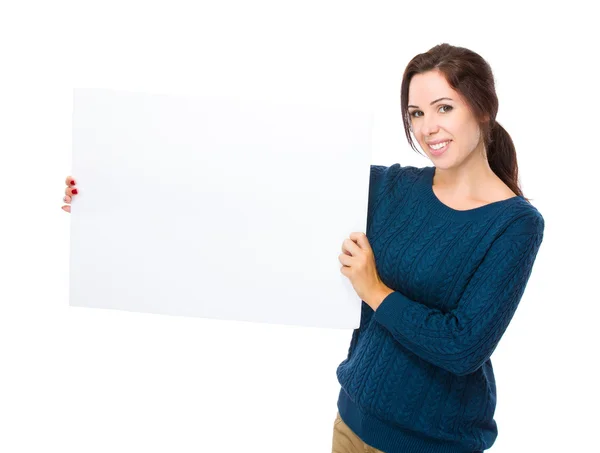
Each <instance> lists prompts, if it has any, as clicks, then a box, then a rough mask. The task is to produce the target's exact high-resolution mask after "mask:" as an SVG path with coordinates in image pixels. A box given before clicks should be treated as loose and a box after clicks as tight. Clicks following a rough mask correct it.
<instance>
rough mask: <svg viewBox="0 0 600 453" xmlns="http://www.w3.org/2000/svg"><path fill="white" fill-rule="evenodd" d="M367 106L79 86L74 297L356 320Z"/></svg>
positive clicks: (238, 314) (342, 324)
mask: <svg viewBox="0 0 600 453" xmlns="http://www.w3.org/2000/svg"><path fill="white" fill-rule="evenodd" d="M372 119H373V117H372V114H371V113H370V112H364V111H351V110H349V109H347V108H346V109H342V108H332V107H329V108H324V107H317V106H308V105H289V104H275V103H273V102H270V103H269V102H259V101H242V100H236V99H228V98H214V97H199V96H182V95H178V96H175V95H158V94H145V93H131V92H125V91H114V90H105V89H75V90H74V109H73V167H72V172H71V174H72V175H73V176H74V178H75V180H76V183H77V187H78V188H79V191H80V193H79V194H78V195H77V196H76V197H74V199H73V202H72V208H71V256H70V259H71V261H70V305H72V306H79V307H94V308H112V309H122V310H128V311H137V312H150V313H161V314H171V315H183V316H199V317H205V318H215V319H226V320H240V321H251V322H266V323H277V324H287V325H302V326H315V327H332V328H356V327H358V325H359V321H360V307H361V301H360V299H359V297H358V296H357V294H356V292H355V291H354V289H353V288H352V285H351V284H350V281H349V280H348V279H347V278H346V277H345V276H343V275H342V274H341V272H340V267H341V264H340V262H339V261H338V255H339V254H340V253H341V247H342V242H343V240H344V239H345V238H346V237H348V236H349V234H350V233H351V232H353V231H362V232H366V218H367V204H368V191H369V170H370V158H371V129H372Z"/></svg>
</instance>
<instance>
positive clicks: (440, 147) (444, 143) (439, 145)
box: [429, 142, 448, 149]
mask: <svg viewBox="0 0 600 453" xmlns="http://www.w3.org/2000/svg"><path fill="white" fill-rule="evenodd" d="M447 144H448V142H442V143H438V144H437V145H429V146H430V147H431V148H432V149H442V148H443V147H444V146H446V145H447Z"/></svg>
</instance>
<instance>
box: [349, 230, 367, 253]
mask: <svg viewBox="0 0 600 453" xmlns="http://www.w3.org/2000/svg"><path fill="white" fill-rule="evenodd" d="M350 239H352V240H353V241H354V242H356V243H357V244H358V245H359V247H360V248H361V249H363V250H369V249H370V248H371V246H370V245H369V240H368V239H367V235H366V234H365V233H350Z"/></svg>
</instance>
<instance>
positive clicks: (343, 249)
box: [342, 243, 352, 256]
mask: <svg viewBox="0 0 600 453" xmlns="http://www.w3.org/2000/svg"><path fill="white" fill-rule="evenodd" d="M342 252H344V253H345V254H346V255H348V256H352V255H350V252H349V251H348V250H346V247H345V245H344V244H343V243H342Z"/></svg>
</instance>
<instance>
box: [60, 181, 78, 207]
mask: <svg viewBox="0 0 600 453" xmlns="http://www.w3.org/2000/svg"><path fill="white" fill-rule="evenodd" d="M65 184H66V185H67V188H66V189H65V197H64V198H63V201H64V202H65V203H67V204H66V205H64V206H63V207H62V209H63V211H66V212H68V213H71V206H69V203H71V200H72V197H73V196H74V195H77V189H76V188H75V179H73V177H72V176H67V179H66V180H65Z"/></svg>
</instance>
